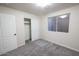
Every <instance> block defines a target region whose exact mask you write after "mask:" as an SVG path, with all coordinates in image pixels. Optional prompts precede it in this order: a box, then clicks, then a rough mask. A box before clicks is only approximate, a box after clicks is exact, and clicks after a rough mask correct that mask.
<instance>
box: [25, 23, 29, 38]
mask: <svg viewBox="0 0 79 59" xmlns="http://www.w3.org/2000/svg"><path fill="white" fill-rule="evenodd" d="M29 39H30V25H29V24H25V40H29Z"/></svg>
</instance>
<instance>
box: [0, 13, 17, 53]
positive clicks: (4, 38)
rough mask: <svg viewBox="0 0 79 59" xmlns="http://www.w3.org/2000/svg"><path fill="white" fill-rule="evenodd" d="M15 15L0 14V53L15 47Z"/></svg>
mask: <svg viewBox="0 0 79 59" xmlns="http://www.w3.org/2000/svg"><path fill="white" fill-rule="evenodd" d="M15 33H16V23H15V16H13V15H7V14H0V54H3V53H5V52H8V51H10V50H13V49H15V48H17V40H16V35H14V34H15Z"/></svg>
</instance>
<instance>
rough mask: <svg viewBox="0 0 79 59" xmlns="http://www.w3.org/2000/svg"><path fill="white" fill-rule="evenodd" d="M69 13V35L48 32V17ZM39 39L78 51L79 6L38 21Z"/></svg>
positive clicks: (51, 14)
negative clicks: (39, 28)
mask: <svg viewBox="0 0 79 59" xmlns="http://www.w3.org/2000/svg"><path fill="white" fill-rule="evenodd" d="M64 13H71V15H70V23H69V33H64V32H54V31H48V17H51V16H56V15H61V14H64ZM40 23H41V25H40V27H41V26H42V27H41V38H42V39H45V40H48V41H51V42H54V43H56V44H59V45H62V46H65V47H67V48H70V49H73V50H76V51H79V6H75V7H72V8H69V9H65V10H61V11H57V12H54V13H50V14H48V15H47V16H44V17H43V18H42V20H41V21H40Z"/></svg>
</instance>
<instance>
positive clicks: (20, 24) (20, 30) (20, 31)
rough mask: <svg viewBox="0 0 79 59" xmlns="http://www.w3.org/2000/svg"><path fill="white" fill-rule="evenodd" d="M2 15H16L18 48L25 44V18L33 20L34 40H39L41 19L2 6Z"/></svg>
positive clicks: (0, 7) (0, 8)
mask: <svg viewBox="0 0 79 59" xmlns="http://www.w3.org/2000/svg"><path fill="white" fill-rule="evenodd" d="M0 13H5V14H9V15H14V16H15V19H16V34H17V35H16V36H17V46H18V47H20V46H22V45H24V44H25V39H24V18H30V19H31V26H32V28H31V31H32V40H37V39H39V17H38V16H35V15H32V14H30V13H26V12H22V11H18V10H15V9H11V8H7V7H3V6H0Z"/></svg>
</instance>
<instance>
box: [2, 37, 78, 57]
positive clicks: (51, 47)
mask: <svg viewBox="0 0 79 59" xmlns="http://www.w3.org/2000/svg"><path fill="white" fill-rule="evenodd" d="M1 56H79V53H78V52H76V51H73V50H70V49H68V48H65V47H62V46H59V45H57V44H54V43H51V42H48V41H45V40H42V39H39V40H36V41H33V42H27V43H26V44H25V45H24V46H22V47H19V48H17V49H15V50H13V51H10V52H7V53H5V54H3V55H1Z"/></svg>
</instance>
